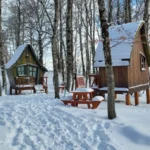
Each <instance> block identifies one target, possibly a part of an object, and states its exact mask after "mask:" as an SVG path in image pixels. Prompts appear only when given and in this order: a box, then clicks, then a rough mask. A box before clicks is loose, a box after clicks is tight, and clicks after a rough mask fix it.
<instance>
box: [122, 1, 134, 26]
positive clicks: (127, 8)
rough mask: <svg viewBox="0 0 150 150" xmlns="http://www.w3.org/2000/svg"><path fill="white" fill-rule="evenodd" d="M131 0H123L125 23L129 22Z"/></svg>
mask: <svg viewBox="0 0 150 150" xmlns="http://www.w3.org/2000/svg"><path fill="white" fill-rule="evenodd" d="M131 1H132V0H124V10H125V12H124V14H125V16H124V17H125V21H124V22H125V23H127V22H131Z"/></svg>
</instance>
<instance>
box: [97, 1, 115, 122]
mask: <svg viewBox="0 0 150 150" xmlns="http://www.w3.org/2000/svg"><path fill="white" fill-rule="evenodd" d="M98 6H99V17H100V22H101V32H102V38H103V51H104V57H105V66H106V76H107V86H108V105H107V106H108V118H109V119H113V118H115V117H116V112H115V101H114V99H115V94H114V87H115V82H114V74H113V67H112V58H111V51H110V41H109V32H108V22H107V20H106V9H105V3H104V0H98Z"/></svg>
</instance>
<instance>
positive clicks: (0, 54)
mask: <svg viewBox="0 0 150 150" xmlns="http://www.w3.org/2000/svg"><path fill="white" fill-rule="evenodd" d="M0 67H1V74H2V88H3V89H4V90H5V86H6V75H5V66H4V54H3V42H2V0H0ZM0 80H1V79H0ZM0 88H1V87H0ZM1 95H2V90H0V96H1Z"/></svg>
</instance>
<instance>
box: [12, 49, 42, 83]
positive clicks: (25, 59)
mask: <svg viewBox="0 0 150 150" xmlns="http://www.w3.org/2000/svg"><path fill="white" fill-rule="evenodd" d="M27 54H28V57H26V56H27ZM27 63H29V64H33V65H36V66H37V68H38V75H37V83H40V80H41V79H40V78H41V77H42V76H43V75H44V71H43V70H42V68H41V67H40V66H39V64H38V63H37V62H36V60H35V58H34V56H33V54H32V52H31V51H30V50H29V49H28V48H26V49H25V50H24V52H23V53H22V55H21V56H20V58H19V59H18V60H17V62H16V63H15V64H14V65H13V67H12V68H11V70H12V73H13V77H16V76H17V68H16V67H17V66H19V65H24V64H27Z"/></svg>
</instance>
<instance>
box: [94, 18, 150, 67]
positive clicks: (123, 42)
mask: <svg viewBox="0 0 150 150" xmlns="http://www.w3.org/2000/svg"><path fill="white" fill-rule="evenodd" d="M143 25H144V21H138V22H131V23H127V24H122V25H117V26H111V27H110V28H109V36H110V48H111V56H112V66H128V65H130V57H131V52H132V47H133V43H134V39H135V36H136V33H137V32H138V31H139V30H140V29H141V27H142V26H143ZM145 40H146V39H145ZM144 51H145V53H146V56H147V55H148V56H147V57H149V56H150V55H149V48H148V42H147V41H146V45H145V46H144ZM94 61H95V62H94V67H105V59H104V53H103V42H102V41H99V43H98V46H97V49H96V55H95V58H94ZM148 64H149V66H150V61H148Z"/></svg>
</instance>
